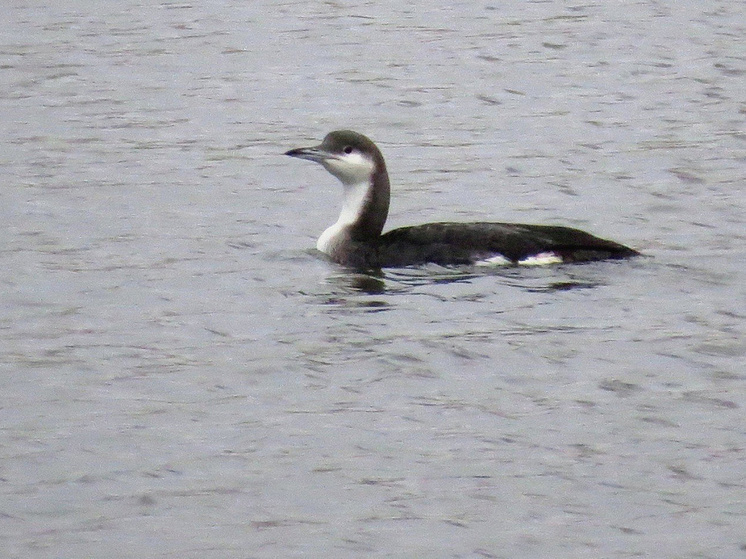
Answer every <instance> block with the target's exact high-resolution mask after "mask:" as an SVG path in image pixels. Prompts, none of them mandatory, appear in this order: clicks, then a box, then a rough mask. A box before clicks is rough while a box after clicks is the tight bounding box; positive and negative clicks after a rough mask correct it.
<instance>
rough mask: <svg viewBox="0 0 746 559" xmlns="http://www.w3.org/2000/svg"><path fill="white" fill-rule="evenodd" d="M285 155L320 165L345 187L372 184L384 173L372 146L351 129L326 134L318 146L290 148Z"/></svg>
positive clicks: (379, 155)
mask: <svg viewBox="0 0 746 559" xmlns="http://www.w3.org/2000/svg"><path fill="white" fill-rule="evenodd" d="M285 155H289V156H290V157H298V158H300V159H308V160H309V161H315V162H316V163H321V165H323V166H324V168H325V169H326V170H327V171H329V172H330V173H331V174H332V175H334V176H335V177H337V178H338V179H339V180H340V181H341V182H342V184H344V185H345V186H348V185H350V186H352V185H358V184H363V183H372V182H374V180H375V178H376V177H377V176H380V175H381V174H383V175H385V174H386V163H385V162H384V160H383V155H381V151H380V150H379V149H378V147H377V146H376V144H374V143H373V142H372V141H371V140H370V139H368V138H367V137H365V136H363V135H362V134H358V133H357V132H353V131H352V130H336V131H334V132H330V133H329V134H327V135H326V137H325V138H324V141H322V142H321V144H319V145H318V146H314V147H308V148H296V149H291V150H290V151H288V152H286V153H285Z"/></svg>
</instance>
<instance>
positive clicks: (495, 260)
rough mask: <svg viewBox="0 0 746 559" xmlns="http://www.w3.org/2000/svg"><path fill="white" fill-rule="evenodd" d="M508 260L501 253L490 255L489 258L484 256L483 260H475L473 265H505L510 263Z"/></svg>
mask: <svg viewBox="0 0 746 559" xmlns="http://www.w3.org/2000/svg"><path fill="white" fill-rule="evenodd" d="M510 263H511V262H510V260H508V259H507V258H505V257H504V256H503V255H502V254H496V255H495V256H492V257H490V258H485V259H484V260H477V261H476V262H475V263H474V265H475V266H506V265H508V264H510Z"/></svg>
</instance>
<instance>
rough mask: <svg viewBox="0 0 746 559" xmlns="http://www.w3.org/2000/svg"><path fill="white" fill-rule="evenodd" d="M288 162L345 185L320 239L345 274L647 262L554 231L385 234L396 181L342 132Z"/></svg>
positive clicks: (512, 228)
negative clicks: (307, 165) (302, 163)
mask: <svg viewBox="0 0 746 559" xmlns="http://www.w3.org/2000/svg"><path fill="white" fill-rule="evenodd" d="M285 155H289V156H291V157H298V158H300V159H308V160H309V161H315V162H317V163H321V165H323V166H324V168H325V169H326V170H327V171H329V172H330V173H331V174H332V175H334V176H335V177H337V178H338V179H339V180H340V181H341V182H342V185H343V186H344V200H343V202H342V212H341V213H340V214H339V219H338V220H337V222H336V223H335V224H334V225H332V226H331V227H329V228H328V229H327V230H326V231H324V233H323V234H322V235H321V237H319V240H318V242H317V243H316V248H318V249H319V250H320V251H321V252H323V253H325V254H326V255H328V256H329V257H330V258H331V259H332V260H333V261H335V262H337V263H339V264H342V265H345V266H351V267H355V268H361V269H380V268H389V267H404V266H412V265H421V264H427V263H435V264H441V265H463V264H481V263H494V264H498V263H501V264H553V263H560V262H584V261H589V260H603V259H607V258H613V259H619V258H627V257H631V256H635V255H638V254H639V253H638V252H637V251H636V250H633V249H631V248H628V247H626V246H624V245H621V244H619V243H615V242H613V241H607V240H605V239H600V238H598V237H595V236H593V235H591V234H590V233H586V232H584V231H580V230H579V229H572V228H570V227H561V226H554V225H524V224H518V223H489V222H477V223H427V224H424V225H415V226H412V227H401V228H399V229H394V230H392V231H388V232H387V233H384V234H381V232H382V231H383V226H384V224H385V223H386V217H387V216H388V211H389V198H390V184H389V175H388V172H387V171H386V163H385V161H384V159H383V155H381V151H380V150H379V149H378V147H377V146H376V145H375V144H374V143H373V142H372V141H371V140H370V139H368V138H367V137H365V136H363V135H362V134H358V133H357V132H353V131H351V130H337V131H335V132H330V133H329V134H327V136H326V137H325V138H324V141H323V142H321V144H320V145H318V146H315V147H308V148H297V149H291V150H290V151H288V152H286V153H285Z"/></svg>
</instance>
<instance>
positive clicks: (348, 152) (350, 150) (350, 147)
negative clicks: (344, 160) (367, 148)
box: [342, 146, 352, 155]
mask: <svg viewBox="0 0 746 559" xmlns="http://www.w3.org/2000/svg"><path fill="white" fill-rule="evenodd" d="M342 151H344V152H345V153H346V154H348V155H349V154H350V153H352V146H345V147H344V149H343V150H342Z"/></svg>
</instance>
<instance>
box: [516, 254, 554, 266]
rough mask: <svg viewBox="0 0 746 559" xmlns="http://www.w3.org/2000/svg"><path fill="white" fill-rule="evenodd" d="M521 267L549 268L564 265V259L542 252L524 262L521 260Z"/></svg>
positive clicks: (519, 262) (525, 259)
mask: <svg viewBox="0 0 746 559" xmlns="http://www.w3.org/2000/svg"><path fill="white" fill-rule="evenodd" d="M518 264H520V265H521V266H548V265H550V264H562V257H561V256H560V255H558V254H555V253H554V252H540V253H539V254H534V255H533V256H529V257H528V258H524V259H523V260H519V261H518Z"/></svg>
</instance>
